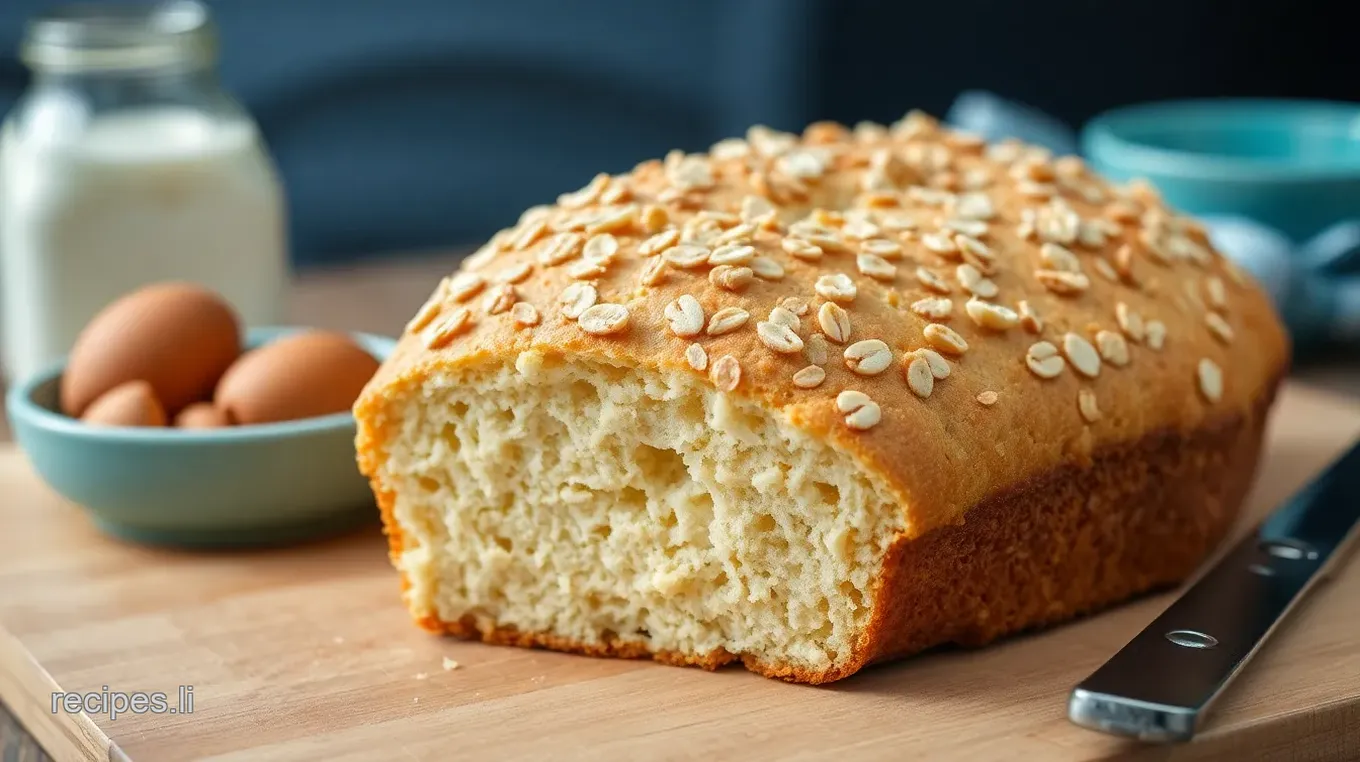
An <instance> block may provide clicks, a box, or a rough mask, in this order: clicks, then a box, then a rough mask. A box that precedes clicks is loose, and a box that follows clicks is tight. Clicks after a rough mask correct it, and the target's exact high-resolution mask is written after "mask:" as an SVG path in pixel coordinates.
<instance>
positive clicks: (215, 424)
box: [175, 402, 231, 429]
mask: <svg viewBox="0 0 1360 762" xmlns="http://www.w3.org/2000/svg"><path fill="white" fill-rule="evenodd" d="M230 425H231V421H230V420H229V419H228V418H227V414H226V413H225V412H223V411H221V410H219V409H217V406H216V405H214V404H213V403H211V402H195V403H194V404H192V405H190V406H189V407H186V408H184V409H183V410H181V411H179V415H177V416H175V426H176V428H181V429H220V428H223V427H225V426H230Z"/></svg>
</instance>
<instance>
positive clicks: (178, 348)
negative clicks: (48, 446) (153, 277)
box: [61, 283, 241, 416]
mask: <svg viewBox="0 0 1360 762" xmlns="http://www.w3.org/2000/svg"><path fill="white" fill-rule="evenodd" d="M240 347H241V331H240V327H239V325H238V324H237V320H236V314H235V313H234V312H233V311H232V309H231V307H230V306H229V305H228V304H227V303H226V302H225V301H223V299H222V298H221V297H219V296H218V295H217V294H214V293H213V292H211V291H209V290H207V289H205V288H202V287H200V286H195V285H193V284H190V283H159V284H155V285H152V286H147V287H146V288H143V289H141V290H138V291H134V292H133V293H131V294H128V295H126V296H124V297H121V298H120V299H118V300H116V301H114V302H113V303H111V304H109V306H107V307H105V308H104V309H103V310H102V311H100V313H99V314H98V315H96V316H95V318H94V320H91V321H90V324H89V325H87V326H85V329H84V330H83V331H81V333H80V336H79V337H77V338H76V342H75V346H74V347H73V348H72V349H71V357H70V360H69V362H68V363H67V366H66V372H65V373H64V374H63V376H62V380H61V409H62V410H63V411H65V412H66V414H67V415H72V416H79V415H81V414H82V413H83V412H85V409H86V407H88V406H89V405H90V403H91V402H93V401H94V400H95V398H96V397H99V396H100V395H102V394H104V393H105V392H107V391H109V390H110V389H112V388H114V387H115V386H118V385H119V384H122V383H124V382H127V381H132V380H135V379H140V380H143V381H146V382H147V383H149V384H151V388H152V389H154V390H155V393H156V398H157V399H159V400H160V401H161V404H162V405H164V407H165V409H166V410H167V411H169V412H170V413H172V414H173V413H175V412H176V411H178V410H180V409H181V408H183V407H184V406H186V405H188V404H189V403H191V402H193V401H195V400H201V399H204V398H205V397H207V396H209V395H210V394H212V390H213V387H214V385H216V383H217V380H218V379H219V378H221V376H222V373H223V372H224V371H225V370H226V369H227V366H229V365H231V363H232V361H234V360H235V359H236V357H237V356H238V355H239V354H240V352H241V349H240Z"/></svg>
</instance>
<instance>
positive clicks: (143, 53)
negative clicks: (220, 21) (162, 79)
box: [21, 0, 216, 71]
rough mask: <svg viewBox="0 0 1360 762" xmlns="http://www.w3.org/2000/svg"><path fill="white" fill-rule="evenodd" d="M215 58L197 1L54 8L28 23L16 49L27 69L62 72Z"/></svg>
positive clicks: (204, 11) (186, 63)
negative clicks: (19, 46)
mask: <svg viewBox="0 0 1360 762" xmlns="http://www.w3.org/2000/svg"><path fill="white" fill-rule="evenodd" d="M215 55H216V35H215V33H214V29H213V24H212V18H211V15H210V14H209V12H208V8H207V6H205V5H203V4H202V3H200V2H197V0H170V1H169V2H158V3H148V4H118V3H112V4H105V3H78V4H73V5H66V6H59V7H57V8H55V9H53V10H51V11H49V12H47V13H45V14H43V15H41V16H39V17H37V18H35V19H34V20H33V21H32V22H30V24H29V26H28V30H27V35H26V36H25V39H24V43H23V45H22V48H21V57H22V59H23V61H24V63H26V64H28V65H29V66H30V67H33V68H35V69H47V70H67V71H70V70H85V71H88V70H99V69H104V70H129V69H154V68H162V67H170V66H201V65H205V64H208V63H211V62H212V60H213V58H214V57H215Z"/></svg>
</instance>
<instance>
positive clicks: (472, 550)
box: [379, 352, 903, 674]
mask: <svg viewBox="0 0 1360 762" xmlns="http://www.w3.org/2000/svg"><path fill="white" fill-rule="evenodd" d="M514 360H515V362H514V364H492V365H488V366H485V367H474V368H467V369H465V370H463V371H462V372H459V373H456V374H448V375H441V376H437V377H432V378H430V379H427V380H426V381H425V383H424V385H423V386H422V387H421V388H420V394H419V395H413V396H412V397H410V398H409V399H406V400H403V401H400V402H398V407H397V408H396V409H395V410H393V415H394V419H395V420H394V421H393V422H392V424H391V425H393V426H394V427H397V431H396V432H394V433H395V436H394V437H393V439H392V444H391V445H390V447H389V449H388V450H387V452H386V456H385V459H384V461H383V464H382V465H381V466H379V478H380V479H382V480H383V483H384V484H386V485H388V486H389V488H390V489H392V491H393V492H394V493H395V495H396V500H395V504H394V505H393V509H392V511H393V519H394V520H395V521H396V522H397V525H398V526H399V527H400V528H401V536H402V538H403V540H402V542H403V548H402V550H401V552H400V553H399V554H398V555H397V556H396V559H395V560H396V563H397V566H398V568H400V569H401V570H402V571H403V572H405V574H406V578H407V579H408V580H409V582H410V589H409V590H408V601H409V603H410V604H411V607H412V609H413V611H415V612H416V613H417V615H418V616H421V617H430V618H433V619H435V620H439V621H461V620H470V621H469V623H470V626H472V627H475V628H476V629H478V630H480V631H492V630H495V629H509V630H514V631H516V632H521V633H551V634H552V635H553V636H554V637H556V638H559V639H561V640H562V641H565V642H571V643H574V644H577V645H578V646H579V647H580V648H583V649H591V648H598V649H601V650H605V649H614V650H620V649H622V650H636V651H638V652H640V653H641V652H660V653H665V654H668V655H670V657H671V658H673V659H675V660H678V661H687V662H695V663H712V662H718V661H726V660H727V659H728V658H730V656H729V655H730V654H760V655H762V658H765V659H767V660H768V661H769V662H771V663H772V664H780V665H784V666H785V667H786V668H788V669H791V670H793V671H795V672H798V673H802V674H820V673H825V672H828V671H830V670H833V669H834V668H836V667H838V666H842V665H844V664H845V663H847V661H848V660H849V659H850V658H851V656H852V653H853V651H854V647H855V645H856V641H857V639H858V638H859V636H860V634H861V633H863V632H864V630H865V627H866V625H867V623H868V620H869V615H870V613H871V603H872V601H873V597H874V594H875V592H876V590H875V586H876V582H877V574H878V571H879V567H880V564H881V562H882V559H883V556H884V554H885V553H886V552H887V549H888V547H889V546H890V545H891V543H892V541H893V539H894V538H895V537H896V536H897V534H899V533H900V532H901V531H902V529H903V514H902V513H901V511H898V510H895V505H896V503H895V500H894V498H893V495H892V493H891V492H890V491H889V489H888V488H887V486H886V484H885V483H884V482H883V481H882V480H881V479H875V478H874V477H872V476H870V475H869V474H867V473H865V472H864V471H863V470H862V469H861V468H860V467H859V466H858V465H857V464H856V463H855V460H854V459H853V458H852V457H851V456H850V455H849V454H847V453H844V452H838V451H837V450H836V449H835V448H834V447H832V446H830V445H828V444H827V443H825V442H823V441H819V440H818V439H816V438H814V437H811V436H809V435H808V434H807V433H806V432H804V431H800V430H798V429H797V428H795V427H793V426H791V425H790V424H789V423H788V422H787V421H785V420H782V419H780V418H779V417H776V416H773V415H771V414H770V412H769V411H768V410H765V409H763V408H762V407H761V406H759V405H755V404H752V403H750V402H746V401H743V400H740V399H737V398H733V397H730V396H727V395H722V394H719V393H717V392H716V391H715V390H714V388H713V387H712V386H711V385H707V384H703V383H700V382H699V381H698V380H696V379H695V378H694V377H693V375H692V374H685V373H678V372H676V373H670V374H661V373H656V372H642V371H638V370H636V369H629V368H622V367H618V366H612V365H608V364H603V363H585V362H567V361H565V360H564V359H562V358H560V357H558V358H553V357H551V356H546V355H544V354H540V353H536V352H525V353H522V354H520V355H518V356H517V357H516V358H514Z"/></svg>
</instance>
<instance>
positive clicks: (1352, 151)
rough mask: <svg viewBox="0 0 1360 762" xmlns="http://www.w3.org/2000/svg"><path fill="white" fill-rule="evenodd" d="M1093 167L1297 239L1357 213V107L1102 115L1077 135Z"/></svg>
mask: <svg viewBox="0 0 1360 762" xmlns="http://www.w3.org/2000/svg"><path fill="white" fill-rule="evenodd" d="M1082 152H1083V153H1084V154H1085V155H1086V157H1087V160H1088V161H1089V162H1090V164H1091V166H1092V168H1093V169H1095V170H1096V171H1097V172H1100V173H1101V174H1104V175H1105V176H1106V177H1109V178H1111V179H1114V180H1119V181H1126V180H1129V179H1131V178H1134V177H1143V178H1147V179H1148V180H1150V181H1152V183H1153V184H1154V185H1156V186H1157V188H1158V190H1160V191H1161V192H1162V194H1163V196H1164V197H1165V198H1166V200H1167V202H1168V203H1170V204H1171V205H1172V206H1175V207H1178V208H1180V209H1182V210H1184V211H1186V212H1188V213H1191V214H1194V215H1197V216H1212V215H1231V216H1236V217H1246V218H1249V219H1252V220H1255V221H1256V222H1260V223H1264V224H1266V225H1269V226H1271V227H1273V228H1275V229H1277V230H1280V231H1281V232H1283V233H1284V234H1285V235H1287V236H1289V237H1290V238H1292V239H1294V240H1295V241H1302V240H1305V239H1307V238H1309V237H1311V236H1313V235H1314V234H1316V233H1318V232H1319V231H1321V230H1323V229H1324V228H1327V227H1329V226H1331V225H1332V224H1334V223H1336V222H1339V221H1342V220H1346V219H1351V218H1357V217H1360V104H1347V103H1332V102H1327V101H1302V100H1233V99H1225V100H1191V101H1169V102H1162V103H1149V104H1144V105H1137V106H1129V107H1126V108H1119V109H1115V110H1113V111H1109V112H1106V113H1104V114H1102V115H1100V116H1098V117H1096V118H1095V119H1094V120H1092V121H1091V122H1090V123H1089V124H1088V125H1087V126H1086V128H1085V129H1084V130H1083V132H1082Z"/></svg>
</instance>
